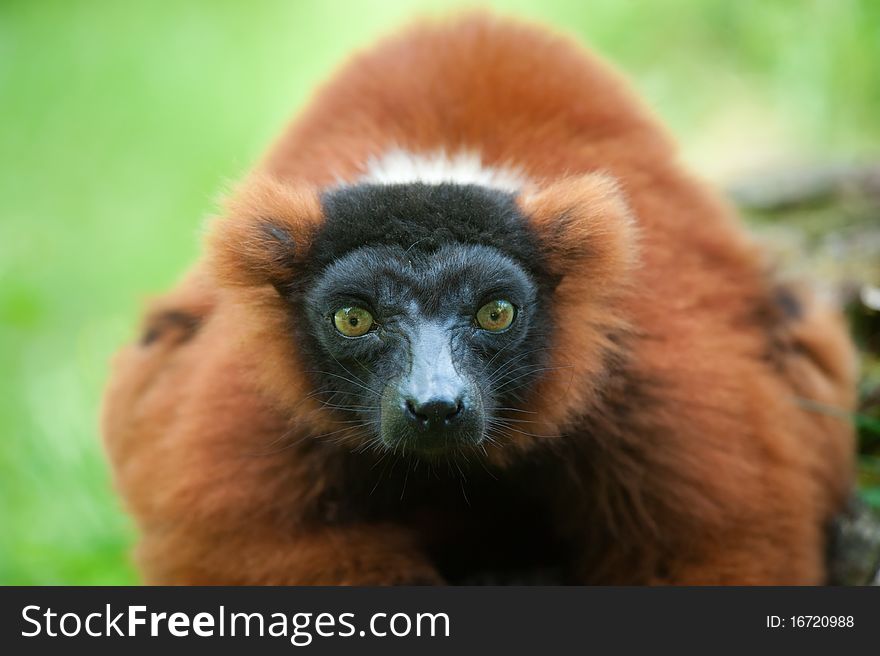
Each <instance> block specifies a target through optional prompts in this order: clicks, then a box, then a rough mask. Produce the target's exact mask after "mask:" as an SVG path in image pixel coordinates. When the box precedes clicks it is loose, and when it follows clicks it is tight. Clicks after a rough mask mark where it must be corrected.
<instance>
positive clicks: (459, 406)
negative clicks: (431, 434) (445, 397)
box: [446, 400, 464, 421]
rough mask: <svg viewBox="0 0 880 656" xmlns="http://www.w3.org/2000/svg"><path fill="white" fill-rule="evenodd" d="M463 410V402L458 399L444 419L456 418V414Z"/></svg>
mask: <svg viewBox="0 0 880 656" xmlns="http://www.w3.org/2000/svg"><path fill="white" fill-rule="evenodd" d="M463 411H464V403H462V402H461V400H459V401H458V403H456V404H455V408H454V409H453V410H452V412H451V413H449V415H448V416H447V417H446V421H451V420H453V419H457V418H458V416H459V415H460V414H461V413H462V412H463Z"/></svg>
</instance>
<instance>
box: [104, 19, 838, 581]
mask: <svg viewBox="0 0 880 656" xmlns="http://www.w3.org/2000/svg"><path fill="white" fill-rule="evenodd" d="M390 147H400V148H404V149H406V150H410V151H414V152H424V151H434V150H437V149H441V148H442V149H445V150H446V151H448V152H454V151H456V150H458V149H460V148H467V149H472V150H476V151H479V153H480V154H481V156H482V158H483V161H484V163H485V164H487V165H499V166H501V165H505V164H512V165H515V166H518V167H520V168H521V169H523V170H524V172H525V173H526V174H527V176H528V177H529V179H530V180H532V181H533V184H532V187H531V188H529V189H527V190H525V191H524V193H523V195H522V197H521V199H520V203H521V206H522V208H523V209H524V211H525V213H526V215H527V216H528V217H529V219H530V221H531V222H532V224H533V226H534V227H535V229H536V232H537V234H538V235H539V237H540V238H541V240H542V242H543V245H544V248H545V249H546V251H547V257H548V262H549V266H550V267H551V268H554V269H555V270H556V271H557V272H558V273H559V274H561V275H563V279H562V282H561V283H560V285H559V287H558V288H557V291H556V293H555V296H554V299H553V303H552V308H553V311H554V313H555V315H556V317H557V331H556V334H555V335H554V338H553V340H554V341H553V347H554V350H553V356H552V357H553V362H551V364H552V365H556V366H560V367H565V373H564V375H548V376H546V378H545V379H544V380H543V381H542V382H541V384H540V385H539V387H538V389H537V390H536V391H535V394H534V397H533V401H532V403H531V405H530V409H531V410H533V411H534V412H536V413H537V414H536V415H535V417H536V418H537V420H538V421H539V422H540V425H539V426H538V427H537V428H536V429H535V433H537V434H543V435H554V434H560V433H571V432H577V431H578V430H580V429H586V428H589V433H590V434H591V435H592V436H593V439H594V443H592V444H591V446H590V454H591V457H590V461H589V462H584V463H570V464H568V465H567V468H568V469H567V474H569V475H570V476H571V477H572V478H575V479H576V478H577V477H578V476H583V477H584V478H585V480H586V479H589V484H587V483H585V484H584V487H583V492H584V493H583V495H582V498H566V499H565V500H564V507H563V504H562V503H560V504H557V505H558V506H559V507H556V508H553V509H551V510H552V512H553V513H554V517H558V519H557V523H558V528H559V531H560V533H562V534H564V535H565V536H566V538H567V539H568V540H569V541H570V542H573V543H574V544H582V556H580V557H579V558H577V559H576V560H577V562H576V563H575V565H574V571H575V572H576V580H578V581H581V582H583V583H593V582H598V583H675V584H687V583H697V584H705V583H721V584H727V583H745V584H751V583H779V584H800V583H808V584H812V583H820V582H822V581H823V580H824V575H825V567H824V562H823V558H824V549H825V535H824V528H825V525H826V523H827V522H828V521H829V519H830V518H831V517H832V516H833V514H834V513H835V512H836V510H837V509H838V508H839V507H840V505H841V503H842V501H843V499H844V498H845V496H846V495H847V493H848V491H849V487H850V484H851V469H852V454H853V439H852V431H851V428H850V426H849V425H848V424H847V422H846V421H844V420H842V419H840V418H838V416H835V415H834V414H828V413H821V412H816V411H815V410H814V409H808V408H806V407H805V404H804V400H807V401H809V402H811V408H815V407H819V406H823V405H824V406H829V407H833V408H838V409H843V410H846V409H849V408H850V407H851V404H852V402H853V398H852V395H853V376H854V359H853V354H852V352H851V347H850V345H849V343H848V341H847V338H846V335H845V330H844V328H843V326H842V324H841V321H840V320H839V318H838V317H837V316H836V315H835V314H834V313H833V312H831V311H828V310H825V309H824V308H822V307H821V306H820V305H819V304H817V303H816V302H814V301H812V300H810V299H809V296H808V295H804V294H801V304H802V306H803V308H802V313H801V316H800V317H797V318H790V317H786V316H783V313H782V312H781V311H780V310H779V309H778V303H777V302H776V300H775V295H776V294H777V293H778V292H779V289H778V287H777V285H776V284H775V283H774V281H773V280H772V278H771V277H770V276H768V274H767V270H766V266H765V264H764V262H763V261H762V259H761V255H760V253H759V252H758V251H757V250H756V249H755V248H754V247H753V246H752V244H751V243H750V242H749V241H748V240H747V238H746V237H745V235H744V232H743V231H742V229H741V228H740V226H739V224H738V223H737V221H736V219H735V217H734V215H733V214H732V213H731V211H730V209H729V208H728V207H727V206H726V205H725V204H724V203H723V202H722V201H720V200H719V198H718V196H717V195H716V194H715V193H714V192H713V191H711V190H709V189H707V188H706V187H704V186H703V185H702V184H700V183H699V182H697V181H696V180H694V179H693V178H692V177H691V176H690V175H689V174H688V173H686V172H685V171H683V170H682V169H681V168H680V166H679V164H678V162H677V160H676V151H675V148H674V146H673V144H672V142H671V141H670V139H669V137H668V136H667V135H666V133H665V132H664V131H663V130H662V129H661V128H660V127H658V125H657V123H656V121H655V119H654V118H653V117H652V116H651V115H650V113H649V112H647V111H646V110H645V108H644V107H643V106H642V105H641V103H640V102H639V101H638V100H637V99H636V98H635V97H634V96H633V95H632V93H631V91H630V90H629V88H628V87H627V85H626V84H625V83H624V82H623V81H622V80H621V79H620V78H619V77H618V76H617V75H616V74H615V73H614V72H612V71H610V70H609V69H608V68H607V66H606V65H605V64H604V63H602V62H601V61H599V60H598V59H597V58H596V57H595V56H593V55H592V54H590V53H588V52H584V51H582V50H581V49H579V48H578V47H577V46H575V45H574V44H572V43H570V42H569V41H567V40H566V39H563V38H560V37H558V36H555V35H552V34H550V33H548V32H546V31H543V30H537V29H535V28H532V27H529V26H526V25H521V24H517V23H511V22H507V21H498V20H496V19H492V18H487V17H482V16H471V17H467V18H465V19H462V20H458V21H454V22H449V23H443V24H436V25H435V24H425V25H420V26H417V27H414V28H412V29H409V30H408V31H405V32H403V33H402V34H400V35H398V36H395V37H393V38H391V39H389V40H387V41H385V42H383V43H382V44H381V45H380V46H378V47H377V48H375V49H373V50H370V51H368V52H366V53H364V54H361V55H359V56H358V57H356V58H355V59H353V60H352V61H351V62H350V63H349V64H348V65H347V66H346V67H345V68H344V69H343V70H342V71H340V73H339V74H338V75H337V76H336V77H335V78H334V79H333V80H332V81H331V83H330V84H329V85H328V86H326V87H324V88H323V89H322V90H321V91H320V92H319V94H318V95H317V97H316V98H315V100H314V101H313V102H312V104H311V106H310V107H309V108H308V109H307V111H306V112H305V113H304V114H303V115H302V116H301V117H300V118H299V119H298V120H297V121H296V122H295V123H294V124H293V125H292V126H291V127H290V128H289V129H288V130H287V132H286V133H285V134H284V135H283V136H282V138H281V139H280V140H279V141H278V142H277V143H276V145H275V146H274V148H273V149H272V150H271V151H270V153H269V155H268V156H267V158H266V159H265V160H264V162H263V163H262V164H261V165H260V167H259V168H258V170H257V171H256V172H255V173H254V174H253V176H252V177H251V178H250V179H249V180H248V181H246V182H245V184H244V185H243V186H242V188H241V190H240V191H239V192H238V193H237V194H236V196H235V198H234V199H233V200H232V201H231V202H230V204H229V208H228V212H227V214H228V216H227V217H226V218H224V219H223V220H222V221H219V222H217V224H216V226H215V230H214V231H213V233H212V235H211V238H210V240H209V244H208V255H207V257H206V259H205V262H204V263H202V264H199V265H197V266H196V267H195V269H194V271H193V272H192V273H191V274H190V276H189V277H188V278H187V279H186V280H185V281H184V282H183V283H181V285H180V286H179V287H178V288H177V289H176V290H175V291H173V292H171V293H170V294H169V295H168V296H166V297H165V298H163V299H162V300H161V301H159V303H158V304H157V306H156V307H155V308H154V309H153V311H152V312H151V313H150V314H149V315H148V317H147V320H146V325H147V327H148V329H149V331H150V333H151V335H150V340H149V343H148V344H146V345H132V346H128V347H126V348H125V349H124V350H123V351H122V352H121V353H120V355H119V356H118V358H117V360H116V364H115V370H114V375H113V378H112V381H111V384H110V386H109V389H108V392H107V398H106V404H105V416H104V432H105V436H106V441H107V448H108V451H109V453H110V457H111V461H112V463H113V467H114V471H115V475H116V481H117V484H118V486H119V489H120V490H121V492H122V494H123V496H124V497H125V499H126V501H127V503H128V507H129V509H130V510H131V512H132V513H133V514H134V516H135V517H136V519H137V521H138V525H139V528H140V531H141V534H142V542H141V546H140V551H139V558H140V563H141V567H142V569H143V572H144V575H145V578H146V580H147V581H148V582H151V583H187V584H213V583H242V584H245V583H256V584H263V583H272V584H280V583H290V584H311V583H340V584H394V583H411V582H438V583H439V582H441V577H440V576H439V574H438V572H437V571H436V569H435V568H434V567H433V565H432V563H431V562H430V560H429V559H428V558H427V557H426V555H425V554H424V552H423V549H422V543H423V541H424V539H425V538H424V536H423V535H422V534H421V533H420V530H419V529H418V528H417V527H413V526H407V525H405V524H404V523H402V522H382V523H380V524H374V523H369V522H348V523H346V522H322V521H319V520H316V519H315V518H314V517H313V515H312V514H310V510H309V509H310V508H312V507H314V506H315V504H317V503H318V500H319V499H320V498H321V496H322V494H324V492H325V491H326V490H327V489H329V488H333V487H338V486H340V485H342V486H344V485H345V481H344V480H340V478H339V477H340V476H341V474H340V472H339V471H338V470H337V469H336V468H335V466H334V465H333V457H332V454H330V453H329V452H328V450H327V449H317V448H313V447H312V446H309V445H308V440H304V441H301V442H300V441H295V442H294V443H293V446H292V447H291V448H287V449H284V450H283V451H276V452H272V444H273V443H274V440H275V439H276V438H277V437H278V436H283V435H290V434H293V435H303V436H306V437H307V436H308V435H310V434H312V435H314V434H320V433H324V432H328V431H331V430H333V427H334V421H333V417H331V416H330V412H331V411H330V410H327V409H326V408H322V407H321V405H320V403H318V402H317V400H316V399H314V398H310V397H309V393H310V388H309V384H308V381H307V380H306V377H305V376H303V374H302V372H303V367H304V365H303V364H302V363H301V362H300V360H299V356H298V354H297V351H296V344H294V343H293V342H292V340H290V339H289V336H288V333H287V331H286V328H285V323H286V322H287V321H288V320H289V319H288V316H287V314H286V313H285V309H284V307H283V303H282V301H281V299H280V298H279V296H278V294H277V293H276V292H275V290H274V289H273V287H272V286H271V285H270V284H268V283H269V282H270V281H271V280H272V279H273V277H278V276H280V277H283V276H284V275H285V274H286V273H289V272H287V271H286V270H285V266H286V264H285V262H284V261H282V260H280V259H278V258H273V256H272V253H271V249H272V247H273V246H272V244H268V243H266V242H265V239H263V240H262V241H261V237H260V233H259V231H258V230H255V229H254V228H255V226H256V225H257V223H258V222H259V221H260V220H262V219H263V218H265V217H267V216H270V217H272V219H273V220H275V221H276V222H278V223H280V224H282V225H284V226H285V227H286V228H288V229H289V231H290V233H291V234H292V236H293V238H294V241H295V242H296V244H297V255H296V257H297V258H303V259H306V258H308V244H309V240H310V237H311V235H313V234H314V231H315V229H316V228H317V227H318V226H320V223H321V220H322V218H321V211H320V206H319V204H318V201H317V195H316V194H317V190H319V189H320V188H321V187H323V186H326V185H330V184H334V183H335V182H337V180H338V179H340V178H341V179H343V180H351V179H354V178H356V177H357V176H358V175H360V174H362V173H363V166H364V163H365V162H366V161H367V159H368V158H369V157H370V156H376V155H381V154H382V153H383V152H384V151H386V150H387V149H388V148H390ZM560 217H565V221H564V222H561V221H560ZM581 250H583V251H585V252H584V253H580V251H581ZM169 311H172V312H170V313H169ZM181 316H183V317H186V320H184V321H182V322H181V321H177V320H176V319H175V317H177V318H179V317H181ZM169 317H170V318H169ZM196 322H197V325H196ZM621 331H623V332H627V333H628V334H631V335H632V336H633V339H632V340H631V341H628V342H627V343H615V342H614V341H613V340H611V339H610V338H609V337H608V335H609V334H616V333H617V332H621ZM608 353H612V354H616V357H615V358H611V359H610V360H609V358H608V355H607V354H608ZM620 362H625V363H626V366H627V368H628V370H630V371H632V372H635V374H636V375H637V376H640V377H643V378H645V379H648V380H650V381H652V383H653V385H654V386H655V387H656V389H657V390H659V392H658V395H659V401H658V400H657V399H651V400H650V401H644V400H643V399H639V398H628V396H627V391H626V390H625V389H623V387H622V385H623V383H622V382H621V381H620V380H619V377H617V376H616V375H615V363H620ZM560 371H561V370H560ZM618 387H619V388H620V389H618ZM608 399H612V400H614V402H615V403H617V404H618V405H621V404H622V405H623V406H624V407H625V408H626V416H627V421H628V424H627V426H628V430H627V432H623V433H622V432H621V430H620V426H619V425H618V423H617V417H618V415H619V412H620V409H619V408H618V409H617V410H615V411H612V409H611V407H610V405H609V403H610V402H609V401H608ZM583 415H586V416H588V417H589V419H588V420H580V419H578V417H579V416H583ZM585 423H586V424H588V426H584V425H582V424H585ZM551 442H552V440H550V438H547V439H546V440H543V441H542V440H540V439H536V438H530V437H526V436H523V435H514V434H512V435H511V436H510V439H509V442H508V443H507V444H505V445H504V446H503V448H499V449H496V450H493V451H492V452H490V454H489V458H490V461H491V462H492V463H494V464H495V465H496V466H498V467H499V468H502V469H503V468H504V467H505V466H507V464H508V463H510V462H513V461H515V460H517V459H523V458H529V457H531V454H532V453H534V452H535V450H538V449H553V448H555V447H554V445H553V444H552V443H551ZM579 467H580V468H582V469H578V468H579Z"/></svg>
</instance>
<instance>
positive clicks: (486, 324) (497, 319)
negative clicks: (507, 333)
mask: <svg viewBox="0 0 880 656" xmlns="http://www.w3.org/2000/svg"><path fill="white" fill-rule="evenodd" d="M515 316H516V308H515V307H514V305H513V303H511V302H510V301H505V300H504V299H497V300H495V301H489V302H488V303H486V304H485V305H484V306H483V307H481V308H480V309H479V310H478V311H477V324H479V326H480V328H482V329H483V330H488V331H490V332H493V333H499V332H501V331H502V330H506V329H507V328H509V327H510V324H512V323H513V319H514V317H515Z"/></svg>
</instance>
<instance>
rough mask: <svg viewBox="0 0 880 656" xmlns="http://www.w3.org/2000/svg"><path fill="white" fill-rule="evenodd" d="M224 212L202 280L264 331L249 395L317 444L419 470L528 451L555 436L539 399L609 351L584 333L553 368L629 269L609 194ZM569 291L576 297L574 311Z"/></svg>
mask: <svg viewBox="0 0 880 656" xmlns="http://www.w3.org/2000/svg"><path fill="white" fill-rule="evenodd" d="M254 187H256V189H255V188H254ZM573 190H574V191H575V192H578V193H574V194H572V191H573ZM584 204H585V205H584ZM231 213H232V214H233V216H232V218H231V219H229V220H227V221H224V222H221V227H220V229H219V230H218V232H217V235H216V237H215V239H214V242H213V256H214V269H215V272H216V273H218V274H219V277H220V279H221V281H225V282H226V283H231V284H229V287H230V288H231V289H233V290H236V293H234V294H233V295H232V297H231V298H235V299H238V301H233V302H238V303H240V304H241V305H243V306H244V305H249V307H251V310H252V311H251V312H250V315H251V316H250V317H249V318H248V319H246V320H243V323H244V322H245V321H246V322H248V323H250V324H253V323H255V322H256V323H257V324H259V325H260V326H261V329H258V330H257V331H256V332H252V339H251V340H250V343H251V347H250V348H251V349H252V350H251V351H250V353H251V355H250V356H248V357H257V359H259V360H260V361H261V362H262V363H263V364H262V365H261V366H260V367H259V369H261V376H260V379H261V380H262V382H263V384H264V385H265V386H266V388H267V389H269V390H270V391H271V392H273V394H274V395H275V396H276V398H278V399H280V400H281V402H282V403H283V404H284V405H285V407H286V408H287V410H288V412H290V413H291V416H292V418H293V419H294V421H298V422H299V423H300V424H312V425H313V429H312V430H311V431H310V432H312V433H313V434H315V435H316V436H325V437H327V438H328V439H334V438H336V439H337V440H338V441H340V442H348V443H355V444H359V445H362V446H374V447H377V448H381V449H389V450H392V451H395V452H399V453H404V454H414V455H418V456H421V457H425V458H436V457H440V456H443V457H444V458H445V457H448V456H450V455H456V454H468V453H470V452H483V453H486V452H487V451H488V450H495V449H498V448H503V446H504V444H505V443H509V442H527V441H534V440H535V439H536V438H540V437H542V436H546V435H549V433H550V432H551V431H556V432H558V430H559V428H560V427H561V425H562V423H564V422H561V421H560V418H561V417H564V416H566V415H569V414H570V412H569V411H568V409H567V408H568V406H569V405H571V403H570V402H569V401H568V400H567V399H566V398H562V397H558V398H557V399H555V405H556V406H558V407H555V408H554V407H553V405H554V399H552V397H551V398H548V399H545V400H541V399H540V398H539V397H538V396H536V395H540V394H542V393H543V394H545V395H546V394H551V395H552V394H553V393H555V391H556V390H558V389H560V388H559V387H558V383H560V382H565V381H570V380H571V379H572V377H573V376H574V377H577V376H579V375H580V374H581V373H582V370H583V369H584V365H585V364H586V366H587V369H589V368H593V369H596V368H597V367H600V366H601V363H600V362H599V361H600V360H601V359H602V357H601V354H600V353H599V351H601V350H602V347H603V343H604V341H605V340H611V341H613V337H612V336H610V335H608V334H597V335H596V337H595V339H594V340H593V341H594V343H593V344H591V345H588V346H585V347H583V348H580V349H579V350H576V351H570V352H568V353H565V354H562V356H561V357H560V355H559V354H558V353H555V352H556V351H558V350H559V349H565V348H566V341H565V340H566V337H565V335H566V334H567V333H569V332H571V328H572V327H574V328H576V330H575V331H574V334H577V335H581V336H582V335H584V334H589V333H590V330H591V327H592V328H593V329H594V330H596V331H598V332H599V333H602V331H605V330H610V329H612V328H613V326H611V325H603V322H604V323H606V324H607V323H608V322H607V317H606V316H605V315H604V314H603V313H602V312H598V313H596V314H595V315H594V316H586V315H585V312H586V313H587V315H589V313H590V308H593V309H597V304H601V303H602V299H606V300H607V298H608V291H609V289H610V288H611V287H615V288H616V287H617V286H618V285H617V284H616V283H617V282H619V281H614V275H615V273H618V274H620V275H623V274H624V273H625V272H624V269H625V268H627V267H628V265H629V262H630V259H631V258H630V255H631V254H630V251H631V246H632V245H631V239H630V236H631V235H630V234H629V230H630V226H629V221H628V218H627V215H626V211H625V208H624V207H623V205H622V203H621V202H620V201H619V197H618V195H617V193H616V191H615V189H614V187H613V185H612V184H610V183H609V182H608V180H607V179H605V178H600V177H598V176H595V177H593V179H591V180H589V181H585V180H579V182H578V183H574V184H570V185H568V186H566V187H564V188H563V187H558V186H557V187H555V188H552V189H550V190H545V191H544V192H538V193H536V194H534V195H532V196H530V197H519V196H517V195H516V194H514V193H511V192H508V191H501V190H498V189H490V188H487V187H482V186H477V185H458V184H435V185H429V184H424V183H409V184H390V185H388V184H386V185H376V184H359V185H353V186H344V187H337V188H332V189H330V190H326V191H324V192H322V193H317V192H313V191H304V190H295V189H291V188H289V187H285V186H284V185H281V184H279V183H275V182H266V181H262V182H260V183H252V186H251V188H250V189H248V191H246V193H244V194H243V196H240V197H239V199H238V201H236V202H235V203H233V205H232V208H231ZM609 268H610V269H611V270H609ZM591 272H592V275H591ZM584 276H587V278H584ZM566 279H569V280H577V281H578V282H577V286H578V291H577V292H576V295H578V296H579V297H580V300H579V301H578V299H573V300H574V302H575V303H576V305H571V303H572V299H569V298H568V294H567V292H566V284H565V281H566ZM257 290H259V291H257ZM569 294H570V292H569ZM257 299H259V300H258V301H257ZM255 302H256V303H257V305H258V306H259V309H257V306H256V305H254V303H255ZM260 317H262V319H261V318H260ZM270 317H272V318H270ZM578 322H582V325H581V326H580V330H577V327H578V326H577V323H578ZM568 324H575V325H574V326H570V325H568ZM269 325H271V326H272V328H269ZM243 329H245V330H247V328H246V327H245V326H243ZM270 333H271V337H270ZM245 341H247V340H245ZM285 342H286V344H285ZM574 348H578V347H577V346H576V345H574ZM257 350H259V351H261V353H262V354H261V355H260V356H256V351H257ZM593 351H595V352H593ZM268 354H271V356H269V355H268ZM285 369H286V370H287V371H284V370H285ZM267 371H271V372H273V373H271V374H268V373H267ZM283 371H284V374H283V375H282V372H283ZM594 373H598V371H595V372H594ZM294 376H296V377H298V379H299V380H297V381H295V382H294V380H293V378H294ZM303 381H306V384H305V385H304V384H303ZM553 381H556V383H557V384H556V385H554V384H552V383H553ZM581 396H582V394H581ZM303 404H306V407H304V405H303ZM575 405H576V404H575ZM545 407H546V409H543V408H545ZM331 417H332V419H331V420H330V421H327V419H329V418H331ZM319 419H321V421H319ZM334 422H335V424H334Z"/></svg>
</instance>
